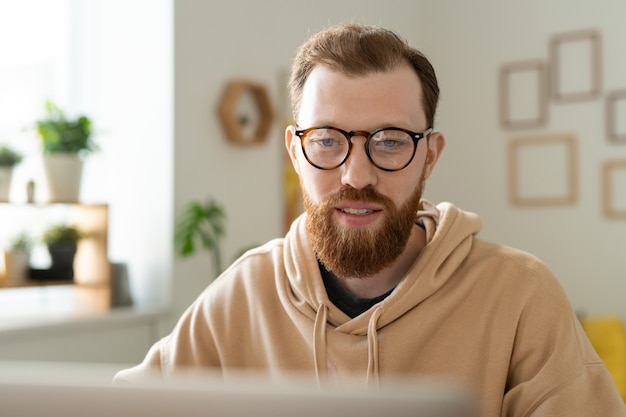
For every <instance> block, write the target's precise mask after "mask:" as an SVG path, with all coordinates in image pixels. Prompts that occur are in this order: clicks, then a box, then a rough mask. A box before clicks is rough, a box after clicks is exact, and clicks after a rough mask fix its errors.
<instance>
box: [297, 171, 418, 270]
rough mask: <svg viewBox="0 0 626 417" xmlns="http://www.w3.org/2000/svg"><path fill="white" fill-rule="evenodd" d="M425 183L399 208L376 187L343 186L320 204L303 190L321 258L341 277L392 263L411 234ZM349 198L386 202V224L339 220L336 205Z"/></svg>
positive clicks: (311, 235) (309, 228)
mask: <svg viewBox="0 0 626 417" xmlns="http://www.w3.org/2000/svg"><path fill="white" fill-rule="evenodd" d="M421 184H422V181H420V182H419V183H418V186H417V187H416V188H415V191H414V192H413V194H412V195H411V197H410V198H409V199H408V200H407V201H406V203H404V205H403V206H402V207H401V208H399V209H398V208H397V207H396V206H395V204H394V203H393V202H392V201H391V200H390V199H389V198H387V197H385V196H383V195H381V194H380V193H378V192H377V191H376V190H374V188H372V187H367V188H364V189H361V190H357V189H355V188H352V187H346V188H343V189H342V190H340V191H339V192H337V193H336V194H333V195H331V196H330V197H328V198H327V199H325V200H324V201H323V202H322V203H321V204H320V205H316V204H314V203H313V202H312V201H311V199H310V198H309V197H308V195H307V193H306V192H303V202H304V207H305V208H306V212H307V224H306V226H307V231H308V234H309V238H310V239H311V244H312V246H313V250H314V251H315V253H316V254H317V257H318V259H319V260H320V261H321V262H322V263H323V264H324V266H326V268H327V269H328V270H329V271H331V272H332V273H333V274H335V275H336V276H338V277H340V278H365V277H368V276H371V275H374V274H376V273H378V272H380V271H381V270H383V269H384V268H385V267H387V266H389V265H391V263H393V261H394V260H395V259H396V258H397V257H398V256H399V255H400V254H401V253H402V251H403V250H404V248H405V247H406V243H407V241H408V240H409V236H410V235H411V230H412V228H413V226H414V224H415V216H416V213H417V211H418V209H419V205H420V199H421V197H422V186H421ZM347 200H350V201H362V202H376V203H379V204H382V205H383V207H384V219H383V224H382V225H377V226H373V227H367V228H357V227H347V226H342V225H339V224H337V222H336V221H335V219H334V210H335V208H334V207H335V206H337V204H339V203H340V202H342V201H347Z"/></svg>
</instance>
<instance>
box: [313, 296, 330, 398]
mask: <svg viewBox="0 0 626 417" xmlns="http://www.w3.org/2000/svg"><path fill="white" fill-rule="evenodd" d="M327 315H328V308H327V307H326V306H325V305H324V303H320V305H319V307H318V308H317V312H316V314H315V324H314V325H313V340H314V344H313V360H314V361H315V377H316V378H317V385H318V387H321V384H322V380H324V381H326V378H327V376H328V362H327V360H326V317H327Z"/></svg>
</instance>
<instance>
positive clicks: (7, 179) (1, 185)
mask: <svg viewBox="0 0 626 417" xmlns="http://www.w3.org/2000/svg"><path fill="white" fill-rule="evenodd" d="M20 162H22V155H21V154H19V153H18V152H16V151H15V150H13V149H11V148H10V147H9V146H7V145H0V201H9V191H11V178H12V177H13V167H14V166H15V165H17V164H19V163H20Z"/></svg>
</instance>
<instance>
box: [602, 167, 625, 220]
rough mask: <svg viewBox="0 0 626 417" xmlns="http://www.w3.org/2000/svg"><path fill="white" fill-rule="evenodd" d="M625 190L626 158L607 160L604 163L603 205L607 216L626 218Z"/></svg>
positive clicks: (610, 217)
mask: <svg viewBox="0 0 626 417" xmlns="http://www.w3.org/2000/svg"><path fill="white" fill-rule="evenodd" d="M620 190H621V191H620ZM624 190H626V159H613V160H608V161H605V162H604V164H603V165H602V207H603V212H604V215H605V216H606V217H607V218H609V219H621V220H626V192H624Z"/></svg>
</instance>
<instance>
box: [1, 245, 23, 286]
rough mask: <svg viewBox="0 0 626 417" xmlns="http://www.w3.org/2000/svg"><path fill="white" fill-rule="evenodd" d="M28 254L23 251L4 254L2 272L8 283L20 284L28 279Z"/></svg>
mask: <svg viewBox="0 0 626 417" xmlns="http://www.w3.org/2000/svg"><path fill="white" fill-rule="evenodd" d="M28 261H29V254H28V252H25V251H10V252H4V272H5V276H6V279H7V280H8V281H10V282H21V281H25V280H26V279H27V278H28V266H29V264H28Z"/></svg>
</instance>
